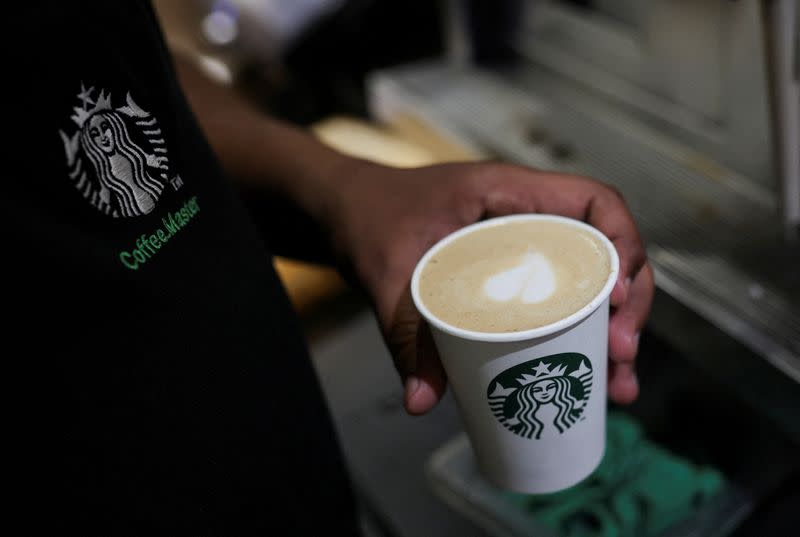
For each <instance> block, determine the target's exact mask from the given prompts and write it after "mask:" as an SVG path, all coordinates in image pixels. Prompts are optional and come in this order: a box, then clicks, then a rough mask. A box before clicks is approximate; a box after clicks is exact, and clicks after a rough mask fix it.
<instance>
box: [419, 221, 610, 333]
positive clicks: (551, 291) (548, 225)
mask: <svg viewBox="0 0 800 537" xmlns="http://www.w3.org/2000/svg"><path fill="white" fill-rule="evenodd" d="M610 273H611V258H610V257H609V253H608V250H607V248H606V246H605V245H604V244H602V243H601V242H600V239H598V238H597V237H596V236H595V235H594V234H592V233H590V232H588V231H586V230H583V229H580V228H576V227H575V226H571V225H567V224H563V223H560V222H553V221H538V222H533V221H520V222H509V223H506V224H502V225H495V226H489V227H486V228H482V229H479V230H477V231H474V232H472V233H469V234H465V235H462V236H461V237H458V238H457V239H456V240H454V241H452V242H450V243H449V244H447V245H446V246H444V247H443V248H441V249H440V250H439V251H438V252H436V254H435V255H434V256H432V257H431V259H430V260H429V261H428V262H427V263H426V265H425V266H424V267H423V269H422V272H421V274H420V279H419V292H420V297H421V300H422V302H423V303H424V304H425V306H426V307H427V308H428V310H429V311H430V312H431V313H432V314H433V315H435V316H436V317H438V318H439V319H441V320H443V321H444V322H446V323H449V324H451V325H452V326H456V327H459V328H464V329H467V330H474V331H477V332H516V331H521V330H528V329H531V328H536V327H540V326H545V325H548V324H551V323H554V322H556V321H558V320H560V319H563V318H565V317H567V316H568V315H570V314H572V313H575V312H577V311H578V310H580V309H581V308H582V307H583V306H585V305H586V304H588V303H589V302H590V301H591V300H592V299H593V298H594V297H595V296H597V295H598V293H600V291H601V289H602V288H603V286H604V285H605V282H606V280H607V279H608V277H609V274H610Z"/></svg>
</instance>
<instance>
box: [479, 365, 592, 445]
mask: <svg viewBox="0 0 800 537" xmlns="http://www.w3.org/2000/svg"><path fill="white" fill-rule="evenodd" d="M591 391H592V363H591V362H590V361H589V359H588V358H587V357H586V356H584V355H583V354H578V353H574V352H568V353H562V354H553V355H551V356H545V357H543V358H537V359H535V360H530V361H528V362H525V363H522V364H518V365H516V366H514V367H512V368H509V369H507V370H505V371H503V372H502V373H500V374H499V375H497V376H496V377H495V378H494V379H492V381H491V382H490V383H489V387H488V389H487V392H486V396H487V398H488V403H489V408H490V409H491V411H492V413H493V414H494V416H495V417H496V418H497V421H499V422H500V423H501V424H502V425H503V427H505V428H506V429H508V430H509V431H511V432H512V433H514V434H516V435H519V436H521V437H523V438H535V439H539V438H541V436H542V433H543V432H544V431H547V430H548V429H550V430H552V431H557V432H558V433H559V434H561V433H563V432H564V431H566V430H567V429H569V428H570V427H573V426H574V425H575V424H576V423H578V422H579V421H581V420H582V419H584V417H583V413H584V410H585V409H586V405H587V404H588V402H589V395H590V394H591Z"/></svg>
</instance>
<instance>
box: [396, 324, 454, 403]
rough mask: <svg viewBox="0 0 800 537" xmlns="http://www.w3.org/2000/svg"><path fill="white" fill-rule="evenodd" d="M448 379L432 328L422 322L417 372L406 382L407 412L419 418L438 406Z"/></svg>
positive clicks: (418, 337) (418, 340)
mask: <svg viewBox="0 0 800 537" xmlns="http://www.w3.org/2000/svg"><path fill="white" fill-rule="evenodd" d="M446 378H447V377H446V375H445V371H444V368H443V367H442V362H441V360H440V359H439V353H438V352H437V351H436V346H435V344H434V342H433V337H432V336H431V332H430V328H429V327H428V325H427V323H424V322H421V323H420V325H419V330H418V331H417V358H416V370H415V371H414V372H413V373H412V374H410V375H409V376H408V377H407V378H406V381H405V388H406V392H405V401H404V403H405V408H406V411H407V412H408V413H409V414H412V415H414V416H418V415H421V414H425V413H426V412H428V411H429V410H431V409H432V408H433V407H434V406H436V403H438V402H439V400H441V398H442V396H443V395H444V392H445V388H446V386H447V380H446Z"/></svg>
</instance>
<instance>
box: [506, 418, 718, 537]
mask: <svg viewBox="0 0 800 537" xmlns="http://www.w3.org/2000/svg"><path fill="white" fill-rule="evenodd" d="M724 484H725V481H724V478H723V476H722V474H720V472H718V471H717V470H715V469H713V468H708V467H698V466H695V465H694V464H692V463H691V462H690V461H688V460H686V459H683V458H681V457H678V456H676V455H674V454H672V453H670V452H668V451H666V450H665V449H663V448H661V447H660V446H658V445H656V444H654V443H653V442H651V441H649V440H648V439H647V438H645V436H644V434H643V432H642V429H641V427H640V426H639V425H638V424H637V423H636V422H635V421H633V420H632V419H631V418H630V417H627V416H625V415H624V414H620V413H609V416H608V429H607V432H606V453H605V456H604V457H603V460H602V461H601V462H600V465H599V466H598V467H597V469H596V470H595V471H594V472H593V473H592V475H590V476H589V477H588V478H586V479H585V480H584V481H582V482H581V483H579V484H578V485H576V486H574V487H571V488H569V489H566V490H563V491H560V492H555V493H552V494H538V495H525V494H515V493H507V497H508V499H509V501H511V502H513V503H514V504H516V505H518V506H519V507H521V508H522V509H524V510H525V511H526V512H528V513H530V515H531V516H532V517H534V518H535V519H536V520H537V521H538V522H540V523H542V524H544V525H545V526H547V527H549V528H551V529H552V530H554V531H555V532H556V534H557V535H559V536H560V537H650V536H653V535H657V534H658V533H660V532H662V531H663V530H665V529H666V528H667V527H669V526H670V525H671V524H673V523H674V522H677V521H679V520H682V519H684V518H686V517H687V516H689V515H690V514H692V513H693V512H694V511H695V510H696V509H697V508H699V507H701V506H703V505H704V504H705V503H706V502H707V501H708V500H709V499H711V498H712V497H713V496H715V495H716V494H717V493H718V492H719V491H720V490H721V489H722V488H723V486H724Z"/></svg>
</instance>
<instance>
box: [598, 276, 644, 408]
mask: <svg viewBox="0 0 800 537" xmlns="http://www.w3.org/2000/svg"><path fill="white" fill-rule="evenodd" d="M653 294H654V285H653V273H652V269H651V268H650V266H649V265H645V266H644V267H643V268H642V270H641V271H640V272H639V274H637V276H636V277H635V278H634V280H633V283H632V285H631V292H630V296H629V298H628V300H626V301H625V303H624V304H623V305H622V306H621V307H620V308H618V309H617V310H616V311H615V312H614V314H613V315H612V317H611V320H610V322H609V358H610V359H611V362H610V364H609V377H608V395H609V397H610V398H611V399H612V400H613V401H615V402H617V403H620V404H627V403H630V402H632V401H633V400H635V399H636V397H637V396H638V394H639V382H638V379H637V377H636V364H635V361H634V360H635V358H636V353H637V352H638V347H639V336H640V334H641V330H642V328H643V327H644V324H645V322H646V320H647V316H648V314H649V312H650V307H651V305H652V301H653Z"/></svg>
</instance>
